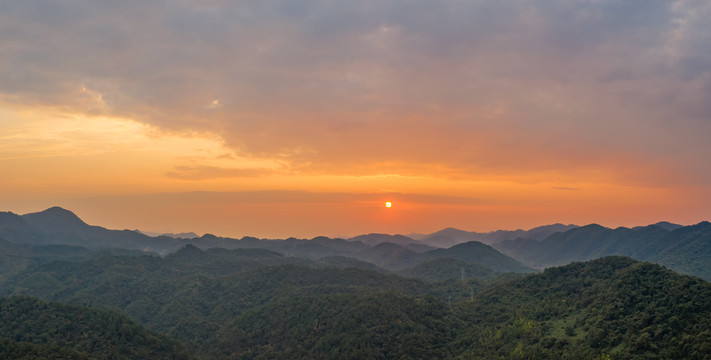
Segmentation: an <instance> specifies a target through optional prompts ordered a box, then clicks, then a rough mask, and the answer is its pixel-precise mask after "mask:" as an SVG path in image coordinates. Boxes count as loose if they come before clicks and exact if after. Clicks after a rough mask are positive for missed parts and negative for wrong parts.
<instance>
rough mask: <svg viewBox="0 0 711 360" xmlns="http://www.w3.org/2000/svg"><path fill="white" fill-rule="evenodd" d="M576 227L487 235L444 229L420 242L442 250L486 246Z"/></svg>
mask: <svg viewBox="0 0 711 360" xmlns="http://www.w3.org/2000/svg"><path fill="white" fill-rule="evenodd" d="M576 227H578V226H577V225H563V224H553V225H544V226H539V227H535V228H532V229H530V230H497V231H492V232H487V233H478V232H471V231H464V230H459V229H455V228H446V229H444V230H440V231H437V232H435V233H432V234H429V235H426V236H424V237H423V238H422V242H424V243H426V244H428V245H431V246H437V247H442V248H448V247H451V246H454V245H456V244H460V243H465V242H469V241H478V242H481V243H484V244H487V245H491V244H495V243H498V242H501V241H505V240H511V239H516V238H525V239H535V240H542V239H544V238H546V237H548V236H550V235H551V234H554V233H556V232H564V231H567V230H570V229H574V228H576Z"/></svg>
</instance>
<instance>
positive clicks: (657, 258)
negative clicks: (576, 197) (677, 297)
mask: <svg viewBox="0 0 711 360" xmlns="http://www.w3.org/2000/svg"><path fill="white" fill-rule="evenodd" d="M708 224H709V223H708V222H702V223H700V224H697V225H693V226H683V227H677V226H674V225H673V224H671V225H670V224H668V223H661V224H660V223H658V224H653V225H648V226H643V227H635V228H631V229H630V228H624V227H620V228H617V229H610V228H606V227H603V226H600V225H597V224H591V225H586V226H583V227H580V228H576V229H572V230H569V231H566V232H564V233H556V234H553V235H551V236H549V237H548V238H546V239H544V240H542V241H540V242H539V241H535V240H530V239H516V240H509V241H504V242H501V243H498V244H496V247H497V248H498V249H499V250H500V251H501V252H503V253H505V254H507V255H509V256H512V257H514V258H516V259H518V260H520V261H521V262H523V263H524V264H528V265H531V266H537V267H545V266H554V265H562V264H567V263H569V262H571V261H584V260H592V259H597V258H600V257H604V256H610V255H624V256H629V257H632V258H635V259H638V260H648V261H654V262H657V263H659V264H663V265H666V266H669V267H671V268H672V269H674V270H677V271H679V272H682V273H687V274H693V275H696V276H700V277H702V278H704V279H711V270H709V269H711V226H709V225H708ZM669 229H674V230H671V231H670V230H669Z"/></svg>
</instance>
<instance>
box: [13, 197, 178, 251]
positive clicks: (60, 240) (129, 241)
mask: <svg viewBox="0 0 711 360" xmlns="http://www.w3.org/2000/svg"><path fill="white" fill-rule="evenodd" d="M0 237H2V238H3V239H5V240H6V241H9V242H13V243H20V244H27V245H54V244H61V245H72V246H81V247H85V248H87V249H91V250H99V249H114V248H121V249H131V250H142V251H153V252H160V253H166V252H169V251H173V250H175V249H177V248H178V247H180V246H181V243H180V241H179V240H176V239H172V238H169V237H166V236H161V237H150V236H146V235H143V234H140V233H137V232H135V231H130V230H121V231H119V230H108V229H105V228H103V227H100V226H91V225H88V224H86V223H85V222H84V221H82V220H81V219H80V218H79V217H77V216H76V215H75V214H74V213H72V212H71V211H69V210H65V209H62V208H59V207H52V208H49V209H47V210H44V211H41V212H37V213H31V214H25V215H22V216H19V215H16V214H13V213H8V212H4V213H0Z"/></svg>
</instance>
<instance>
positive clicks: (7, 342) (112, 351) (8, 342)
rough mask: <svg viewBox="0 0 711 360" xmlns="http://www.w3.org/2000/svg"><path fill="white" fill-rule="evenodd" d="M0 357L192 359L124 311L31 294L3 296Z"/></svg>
mask: <svg viewBox="0 0 711 360" xmlns="http://www.w3.org/2000/svg"><path fill="white" fill-rule="evenodd" d="M0 319H2V321H0V339H2V338H4V339H3V341H0V358H4V359H7V358H15V355H14V354H16V353H17V352H25V351H26V352H27V353H24V354H23V355H22V356H28V354H33V355H37V356H38V358H41V357H44V356H48V357H51V358H54V356H57V355H59V356H60V357H61V358H78V359H81V358H92V359H139V358H140V359H192V358H193V356H192V355H190V353H189V352H188V351H187V349H186V348H185V346H184V345H182V344H180V343H178V342H177V341H175V340H170V339H168V338H167V337H166V336H163V335H159V334H156V333H153V332H150V331H147V330H146V329H144V328H143V327H142V326H140V325H138V324H137V323H135V322H134V321H133V320H130V319H129V318H127V317H126V316H123V315H120V314H117V313H113V312H106V311H98V310H93V309H89V308H85V307H81V306H69V305H63V304H55V303H45V302H42V301H39V300H37V299H33V298H29V297H11V298H0ZM20 358H21V357H20Z"/></svg>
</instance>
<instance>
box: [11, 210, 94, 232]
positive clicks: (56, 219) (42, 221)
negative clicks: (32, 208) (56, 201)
mask: <svg viewBox="0 0 711 360" xmlns="http://www.w3.org/2000/svg"><path fill="white" fill-rule="evenodd" d="M22 218H24V219H25V220H26V221H27V222H28V223H29V224H30V225H32V226H34V227H36V228H38V229H40V230H42V231H44V232H60V233H71V232H73V231H76V230H82V229H85V228H87V227H89V225H87V224H86V223H85V222H84V221H82V220H81V219H80V218H79V217H78V216H76V214H74V213H73V212H71V211H69V210H66V209H63V208H61V207H59V206H54V207H51V208H49V209H47V210H44V211H40V212H36V213H31V214H25V215H22Z"/></svg>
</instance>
